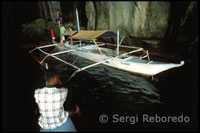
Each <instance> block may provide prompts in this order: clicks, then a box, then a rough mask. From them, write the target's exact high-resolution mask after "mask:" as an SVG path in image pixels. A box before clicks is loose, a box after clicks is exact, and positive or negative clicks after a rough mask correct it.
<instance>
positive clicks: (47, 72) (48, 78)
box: [44, 70, 59, 82]
mask: <svg viewBox="0 0 200 133" xmlns="http://www.w3.org/2000/svg"><path fill="white" fill-rule="evenodd" d="M56 76H58V73H57V72H56V70H45V74H44V79H45V81H46V82H50V81H51V80H53V79H54V78H55V77H56ZM58 78H59V76H58Z"/></svg>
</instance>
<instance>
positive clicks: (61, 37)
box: [60, 24, 67, 47]
mask: <svg viewBox="0 0 200 133" xmlns="http://www.w3.org/2000/svg"><path fill="white" fill-rule="evenodd" d="M66 31H67V30H66V29H65V27H64V26H63V24H60V34H61V35H60V44H61V46H62V47H64V41H65V36H64V35H62V34H64V33H65V32H66Z"/></svg>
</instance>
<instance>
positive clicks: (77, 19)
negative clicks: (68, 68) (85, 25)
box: [76, 8, 81, 46]
mask: <svg viewBox="0 0 200 133" xmlns="http://www.w3.org/2000/svg"><path fill="white" fill-rule="evenodd" d="M76 21H77V26H78V32H80V25H79V18H78V10H77V8H76ZM79 43H80V46H81V40H80V39H79Z"/></svg>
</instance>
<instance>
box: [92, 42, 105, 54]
mask: <svg viewBox="0 0 200 133" xmlns="http://www.w3.org/2000/svg"><path fill="white" fill-rule="evenodd" d="M93 42H94V43H95V45H96V47H97V49H98V51H99V53H100V54H103V53H102V52H101V49H100V48H99V46H98V45H97V43H96V41H95V40H94V39H93Z"/></svg>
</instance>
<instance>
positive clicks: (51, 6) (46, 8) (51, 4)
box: [38, 1, 62, 22]
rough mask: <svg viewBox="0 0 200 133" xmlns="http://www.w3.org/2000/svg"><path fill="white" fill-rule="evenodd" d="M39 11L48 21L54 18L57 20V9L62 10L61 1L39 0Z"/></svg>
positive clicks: (40, 15)
mask: <svg viewBox="0 0 200 133" xmlns="http://www.w3.org/2000/svg"><path fill="white" fill-rule="evenodd" d="M38 11H39V17H41V18H44V19H45V20H46V21H48V20H50V19H51V20H52V21H53V22H55V21H56V14H55V13H56V11H60V13H61V14H62V11H61V6H60V2H59V1H38Z"/></svg>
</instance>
